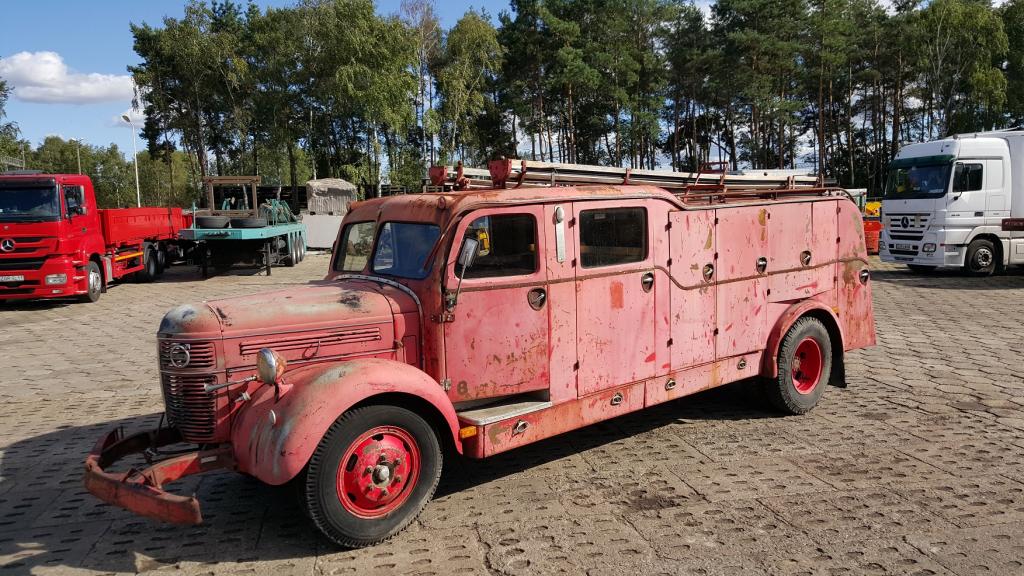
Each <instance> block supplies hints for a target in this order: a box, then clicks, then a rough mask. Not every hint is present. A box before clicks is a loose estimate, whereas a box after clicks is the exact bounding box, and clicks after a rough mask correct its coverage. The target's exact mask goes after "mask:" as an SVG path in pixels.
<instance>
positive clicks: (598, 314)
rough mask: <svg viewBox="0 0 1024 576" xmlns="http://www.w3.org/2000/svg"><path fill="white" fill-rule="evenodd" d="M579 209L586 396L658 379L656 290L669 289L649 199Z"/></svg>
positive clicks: (579, 306) (582, 388)
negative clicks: (660, 275) (659, 272)
mask: <svg viewBox="0 0 1024 576" xmlns="http://www.w3.org/2000/svg"><path fill="white" fill-rule="evenodd" d="M573 212H574V220H575V222H576V224H575V226H574V229H575V230H576V234H575V239H576V246H575V248H576V254H577V255H578V256H577V257H578V258H579V266H577V267H576V330H577V336H576V349H577V356H578V358H579V370H578V374H577V389H578V393H579V396H581V397H582V396H586V395H588V394H593V393H595V392H599V391H601V390H607V389H609V388H613V387H615V386H619V385H622V384H627V383H630V382H635V381H638V380H644V379H647V378H652V377H654V376H655V373H656V369H657V362H656V353H655V342H654V338H655V336H654V335H655V318H656V317H655V302H656V299H655V290H666V289H668V287H667V286H656V285H655V284H656V283H655V278H656V275H655V271H654V264H653V258H652V255H651V252H652V251H651V249H650V246H651V243H652V242H651V237H650V234H651V232H650V226H649V224H648V220H649V218H648V214H647V208H646V207H645V206H644V204H643V202H639V201H614V202H608V201H598V202H576V203H574V204H573ZM662 226H663V225H662Z"/></svg>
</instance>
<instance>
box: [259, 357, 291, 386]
mask: <svg viewBox="0 0 1024 576" xmlns="http://www.w3.org/2000/svg"><path fill="white" fill-rule="evenodd" d="M285 365H286V362H285V360H284V358H282V357H281V356H280V355H279V354H278V353H277V352H274V351H273V350H271V349H270V348H263V349H262V350H260V353H259V356H258V357H257V358H256V374H257V376H258V377H259V379H260V382H263V383H264V384H277V382H278V381H279V380H280V379H281V375H283V374H284V369H285Z"/></svg>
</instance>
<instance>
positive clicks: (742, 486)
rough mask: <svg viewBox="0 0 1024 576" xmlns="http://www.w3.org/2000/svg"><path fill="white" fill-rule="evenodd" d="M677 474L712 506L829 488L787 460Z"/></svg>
mask: <svg viewBox="0 0 1024 576" xmlns="http://www.w3.org/2000/svg"><path fill="white" fill-rule="evenodd" d="M675 472H676V474H678V475H679V477H680V478H682V479H683V481H684V482H686V483H687V484H689V485H690V486H692V487H693V489H694V490H696V491H697V493H698V494H700V495H701V496H703V497H705V498H707V499H708V500H710V501H712V502H718V501H722V500H742V499H746V498H762V497H770V496H779V495H783V494H794V493H802V492H820V491H823V490H828V489H829V485H828V484H826V483H825V482H823V481H821V480H818V479H817V478H815V477H814V476H812V475H811V474H808V473H807V472H805V471H803V470H802V469H801V468H800V467H799V466H797V465H796V464H793V463H792V462H789V461H788V460H784V459H756V460H746V461H741V462H715V463H709V464H707V465H705V466H703V467H701V468H699V469H694V470H686V471H675Z"/></svg>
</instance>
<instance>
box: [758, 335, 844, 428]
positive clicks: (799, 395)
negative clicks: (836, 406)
mask: <svg viewBox="0 0 1024 576" xmlns="http://www.w3.org/2000/svg"><path fill="white" fill-rule="evenodd" d="M778 366H779V375H778V376H777V377H776V378H775V379H774V380H773V381H770V382H768V385H767V392H768V399H769V400H770V401H771V403H772V404H773V405H774V406H775V407H776V408H778V409H779V410H781V411H783V412H786V413H787V414H805V413H807V412H810V410H811V409H812V408H814V407H815V406H816V405H817V404H818V401H819V400H820V399H821V395H822V394H824V393H825V387H826V386H827V385H828V379H829V375H830V374H831V373H832V342H831V340H830V338H829V336H828V330H827V329H826V328H825V325H824V324H822V323H821V321H820V320H818V319H817V318H812V317H810V316H804V317H803V318H800V319H799V320H797V321H796V322H794V323H793V326H791V327H790V329H789V331H788V332H786V336H785V338H783V339H782V345H781V346H779V358H778Z"/></svg>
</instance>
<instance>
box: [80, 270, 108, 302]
mask: <svg viewBox="0 0 1024 576" xmlns="http://www.w3.org/2000/svg"><path fill="white" fill-rule="evenodd" d="M85 274H86V279H87V280H88V281H89V284H88V288H87V291H86V293H85V294H82V295H81V296H79V297H78V298H79V300H81V301H82V302H96V301H97V300H99V299H100V296H101V295H102V294H103V273H102V272H101V271H100V265H99V264H97V263H95V262H89V265H88V266H86V267H85Z"/></svg>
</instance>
